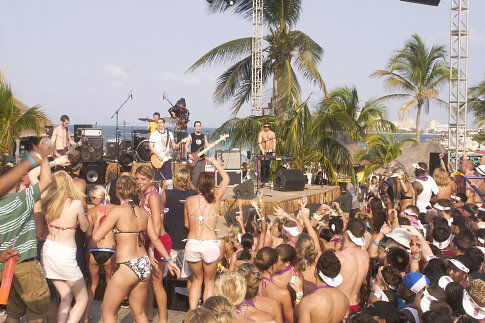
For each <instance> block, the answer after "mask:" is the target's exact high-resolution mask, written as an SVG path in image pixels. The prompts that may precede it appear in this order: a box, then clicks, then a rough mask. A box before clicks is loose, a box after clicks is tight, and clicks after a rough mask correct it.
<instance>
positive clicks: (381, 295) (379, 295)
mask: <svg viewBox="0 0 485 323" xmlns="http://www.w3.org/2000/svg"><path fill="white" fill-rule="evenodd" d="M374 295H375V297H377V300H379V301H384V302H389V298H388V297H387V295H386V294H385V293H384V291H383V290H382V289H381V288H380V287H379V285H377V284H375V285H374Z"/></svg>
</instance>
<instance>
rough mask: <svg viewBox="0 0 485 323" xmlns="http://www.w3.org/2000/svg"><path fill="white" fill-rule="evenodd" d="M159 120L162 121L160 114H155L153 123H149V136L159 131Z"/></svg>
mask: <svg viewBox="0 0 485 323" xmlns="http://www.w3.org/2000/svg"><path fill="white" fill-rule="evenodd" d="M158 119H160V113H158V112H155V113H154V114H153V121H150V122H149V123H148V126H147V129H148V130H150V133H149V136H150V135H151V134H152V133H153V132H154V131H155V130H157V121H158Z"/></svg>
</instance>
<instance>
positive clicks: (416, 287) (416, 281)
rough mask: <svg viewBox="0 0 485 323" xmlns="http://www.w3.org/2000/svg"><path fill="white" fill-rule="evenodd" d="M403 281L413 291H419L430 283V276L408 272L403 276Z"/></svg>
mask: <svg viewBox="0 0 485 323" xmlns="http://www.w3.org/2000/svg"><path fill="white" fill-rule="evenodd" d="M402 282H403V283H404V285H405V286H406V287H407V288H408V289H409V290H410V291H412V292H413V293H419V292H420V291H421V290H422V289H423V288H424V287H426V286H428V285H429V278H428V277H427V276H426V275H423V274H421V273H407V274H406V275H404V277H403V278H402Z"/></svg>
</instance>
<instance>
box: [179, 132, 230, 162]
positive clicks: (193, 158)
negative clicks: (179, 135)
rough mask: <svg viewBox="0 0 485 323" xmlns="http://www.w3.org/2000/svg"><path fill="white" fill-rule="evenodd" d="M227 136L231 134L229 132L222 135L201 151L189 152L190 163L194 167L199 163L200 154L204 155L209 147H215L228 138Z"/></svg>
mask: <svg viewBox="0 0 485 323" xmlns="http://www.w3.org/2000/svg"><path fill="white" fill-rule="evenodd" d="M227 137H229V135H228V134H227V133H226V134H225V135H221V136H220V137H219V139H217V140H216V141H214V142H213V143H211V144H210V145H209V146H207V147H206V148H204V149H203V150H201V151H200V152H195V153H192V154H189V156H188V159H189V160H188V161H189V163H190V165H191V166H192V167H194V166H195V165H196V164H197V162H198V161H199V159H200V156H202V155H203V154H204V153H205V152H207V151H208V150H209V149H211V148H212V147H214V146H215V145H217V144H218V143H219V142H221V141H222V140H226V139H227Z"/></svg>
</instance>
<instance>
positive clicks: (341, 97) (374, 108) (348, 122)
mask: <svg viewBox="0 0 485 323" xmlns="http://www.w3.org/2000/svg"><path fill="white" fill-rule="evenodd" d="M319 107H320V111H322V112H323V114H320V115H325V114H329V115H330V117H331V118H333V119H335V120H337V121H339V122H340V126H339V128H340V129H341V130H342V131H345V132H346V133H347V134H348V135H349V136H350V137H351V138H352V139H354V140H355V139H360V140H365V137H366V136H367V134H368V133H371V132H397V131H398V130H397V128H396V126H395V125H394V124H393V123H392V122H390V121H388V120H387V119H386V107H385V106H384V105H383V104H382V103H381V102H380V101H379V100H376V99H371V100H368V101H366V102H365V103H364V105H363V106H362V105H361V104H360V102H359V96H358V93H357V89H356V87H355V86H353V87H338V88H336V89H335V90H333V91H331V92H330V94H329V97H328V98H324V99H323V100H322V101H321V102H320V104H319Z"/></svg>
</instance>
